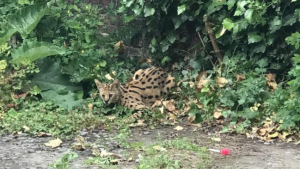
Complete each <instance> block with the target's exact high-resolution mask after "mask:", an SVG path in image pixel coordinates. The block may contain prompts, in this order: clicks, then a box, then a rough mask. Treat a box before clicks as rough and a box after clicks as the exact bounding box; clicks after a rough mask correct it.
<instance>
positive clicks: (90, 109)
mask: <svg viewBox="0 0 300 169" xmlns="http://www.w3.org/2000/svg"><path fill="white" fill-rule="evenodd" d="M93 107H94V105H93V104H92V103H89V104H88V108H89V111H93Z"/></svg>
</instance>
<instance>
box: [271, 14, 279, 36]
mask: <svg viewBox="0 0 300 169" xmlns="http://www.w3.org/2000/svg"><path fill="white" fill-rule="evenodd" d="M281 26H282V21H281V20H280V19H279V17H278V16H276V17H275V18H274V19H273V21H271V22H270V27H269V30H270V31H271V33H274V32H276V31H277V30H279V29H280V28H281Z"/></svg>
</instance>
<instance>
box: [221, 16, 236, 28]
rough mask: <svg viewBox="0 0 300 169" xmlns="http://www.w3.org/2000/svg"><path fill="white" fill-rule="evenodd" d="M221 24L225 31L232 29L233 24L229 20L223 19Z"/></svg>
mask: <svg viewBox="0 0 300 169" xmlns="http://www.w3.org/2000/svg"><path fill="white" fill-rule="evenodd" d="M222 24H223V26H224V28H225V29H227V30H231V29H232V28H233V27H234V23H233V22H232V20H231V19H229V18H225V19H224V20H223V23H222Z"/></svg>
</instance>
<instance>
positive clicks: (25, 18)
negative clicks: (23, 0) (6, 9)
mask: <svg viewBox="0 0 300 169" xmlns="http://www.w3.org/2000/svg"><path fill="white" fill-rule="evenodd" d="M47 9H48V8H47V5H46V3H40V4H34V5H30V6H27V7H24V8H21V9H20V10H18V11H17V12H16V13H14V14H11V15H8V16H7V20H8V21H9V22H8V23H7V24H8V25H9V27H10V28H11V29H16V30H17V31H18V32H20V34H21V35H22V37H25V36H26V35H27V34H29V33H30V32H31V31H32V30H33V29H34V28H35V27H36V25H37V24H38V23H39V21H40V20H41V18H42V17H43V16H44V15H45V14H46V12H47Z"/></svg>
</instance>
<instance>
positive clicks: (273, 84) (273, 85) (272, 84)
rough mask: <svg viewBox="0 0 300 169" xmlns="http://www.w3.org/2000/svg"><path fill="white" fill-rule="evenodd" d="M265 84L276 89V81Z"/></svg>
mask: <svg viewBox="0 0 300 169" xmlns="http://www.w3.org/2000/svg"><path fill="white" fill-rule="evenodd" d="M267 85H268V86H269V87H270V88H271V89H274V90H276V89H277V83H276V82H267Z"/></svg>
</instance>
